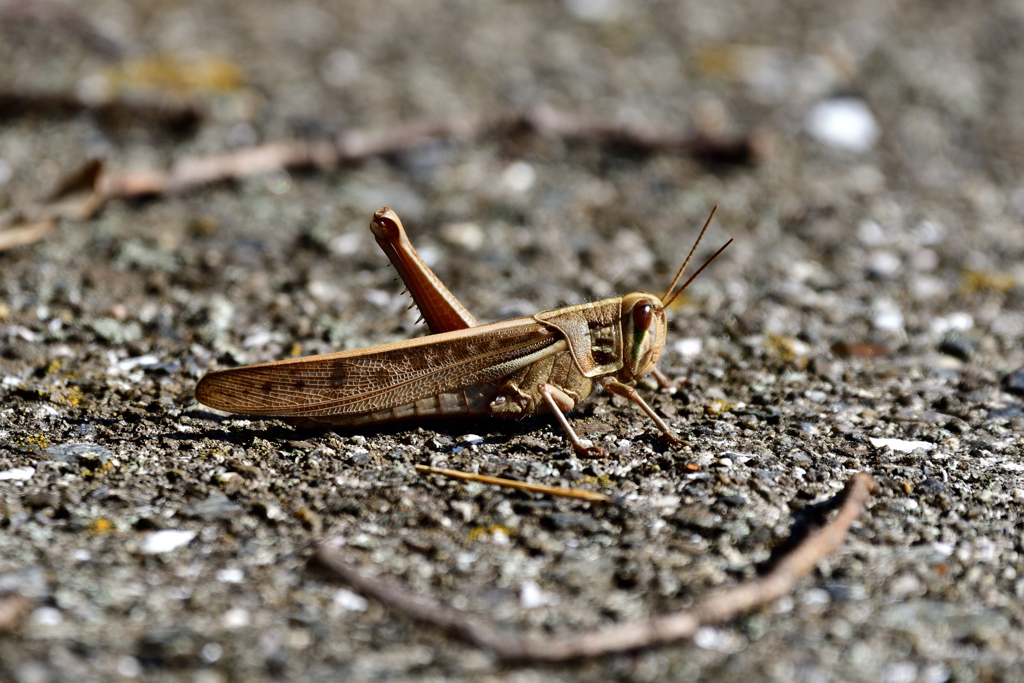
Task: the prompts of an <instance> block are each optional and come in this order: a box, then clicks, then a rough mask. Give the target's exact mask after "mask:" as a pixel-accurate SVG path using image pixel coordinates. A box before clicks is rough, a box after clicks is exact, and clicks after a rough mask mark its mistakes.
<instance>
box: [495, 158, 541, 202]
mask: <svg viewBox="0 0 1024 683" xmlns="http://www.w3.org/2000/svg"><path fill="white" fill-rule="evenodd" d="M536 180H537V172H536V171H535V170H533V166H531V165H530V164H528V163H526V162H525V161H515V162H513V163H511V164H509V165H508V168H506V169H505V170H504V172H503V173H502V174H501V184H502V185H504V186H505V187H506V188H508V189H509V190H511V191H512V192H514V193H515V194H523V193H525V192H527V191H529V189H530V188H531V187H533V183H534V182H535V181H536Z"/></svg>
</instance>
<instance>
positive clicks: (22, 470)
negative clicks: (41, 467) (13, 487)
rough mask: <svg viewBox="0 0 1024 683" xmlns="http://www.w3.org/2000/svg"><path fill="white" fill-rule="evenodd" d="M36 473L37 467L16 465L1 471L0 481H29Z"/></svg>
mask: <svg viewBox="0 0 1024 683" xmlns="http://www.w3.org/2000/svg"><path fill="white" fill-rule="evenodd" d="M35 473H36V468H35V467H15V468H14V469H13V470H4V471H3V472H0V481H6V480H11V481H28V480H29V479H31V478H32V475H33V474H35Z"/></svg>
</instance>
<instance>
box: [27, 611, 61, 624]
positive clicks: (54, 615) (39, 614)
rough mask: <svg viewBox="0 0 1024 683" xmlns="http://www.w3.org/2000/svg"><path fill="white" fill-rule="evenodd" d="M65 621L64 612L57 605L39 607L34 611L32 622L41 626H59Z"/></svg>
mask: <svg viewBox="0 0 1024 683" xmlns="http://www.w3.org/2000/svg"><path fill="white" fill-rule="evenodd" d="M62 621H64V614H63V613H62V612H61V611H60V610H59V609H57V608H56V607H39V608H37V609H36V610H35V611H34V612H32V623H34V624H38V625H39V626H58V625H60V623H61V622H62Z"/></svg>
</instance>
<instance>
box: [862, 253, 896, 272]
mask: <svg viewBox="0 0 1024 683" xmlns="http://www.w3.org/2000/svg"><path fill="white" fill-rule="evenodd" d="M902 266H903V261H902V260H901V259H900V257H899V256H897V255H896V254H894V253H893V252H891V251H876V252H875V253H874V254H872V255H871V263H870V265H869V266H868V268H869V270H871V272H872V273H874V274H875V275H881V276H889V275H895V274H896V273H898V272H899V271H900V268H901V267H902Z"/></svg>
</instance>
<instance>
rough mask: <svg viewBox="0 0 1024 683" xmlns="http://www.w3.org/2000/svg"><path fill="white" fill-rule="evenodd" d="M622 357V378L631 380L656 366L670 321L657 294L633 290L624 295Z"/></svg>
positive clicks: (663, 346)
mask: <svg viewBox="0 0 1024 683" xmlns="http://www.w3.org/2000/svg"><path fill="white" fill-rule="evenodd" d="M621 311H622V333H623V334H622V341H623V360H624V361H625V362H624V363H623V366H622V370H620V375H619V379H620V380H622V381H624V382H631V381H633V380H635V379H636V378H637V377H640V376H642V375H645V374H647V373H648V372H650V371H651V370H653V369H654V366H655V365H657V363H658V359H659V358H661V352H662V350H664V348H665V334H666V332H667V330H668V321H667V320H666V318H665V307H664V306H663V305H662V304H661V301H660V300H659V299H658V297H656V296H652V295H650V294H647V293H646V292H634V293H633V294H629V295H627V296H624V297H622V309H621Z"/></svg>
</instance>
